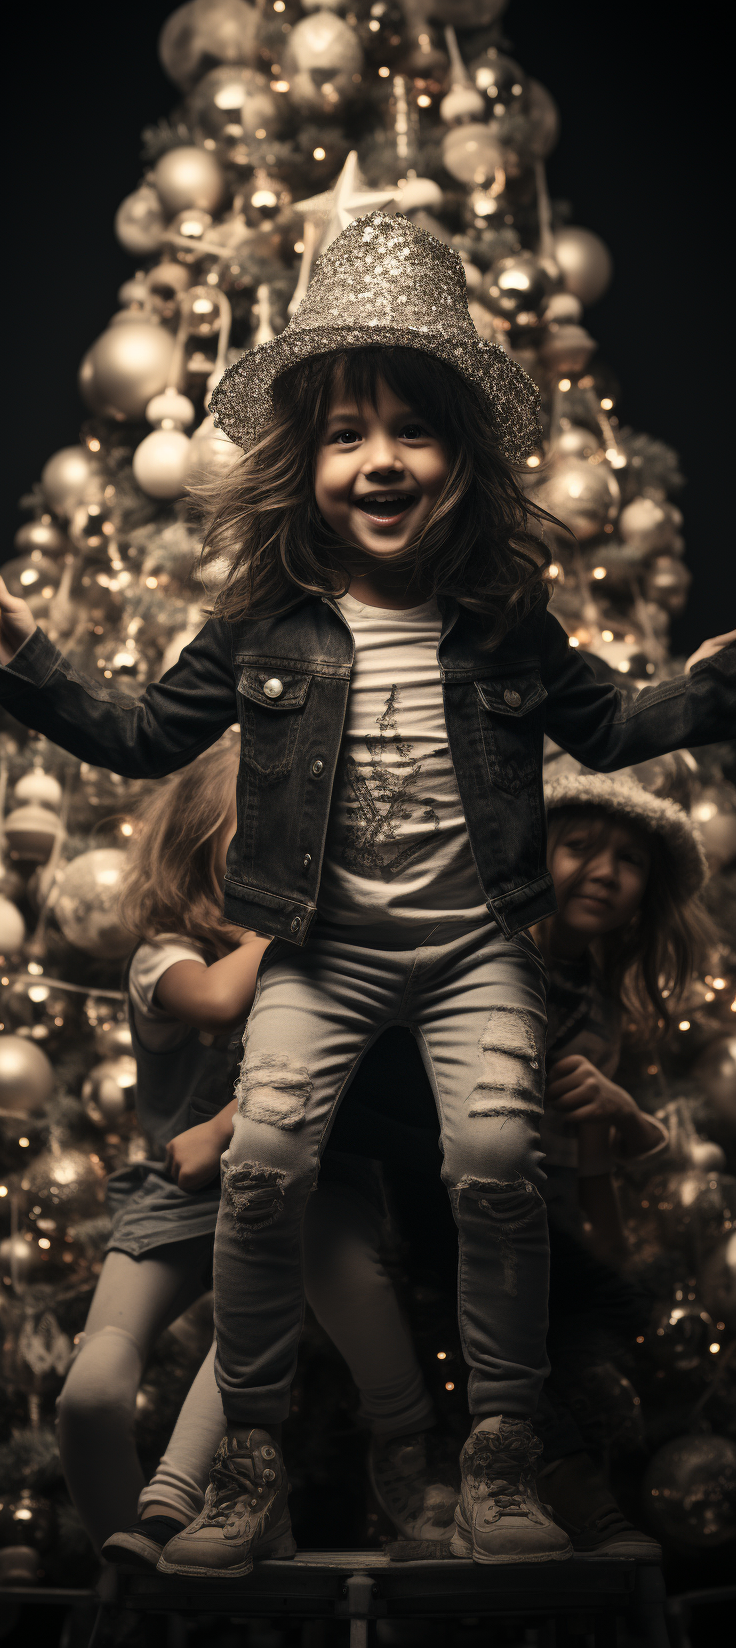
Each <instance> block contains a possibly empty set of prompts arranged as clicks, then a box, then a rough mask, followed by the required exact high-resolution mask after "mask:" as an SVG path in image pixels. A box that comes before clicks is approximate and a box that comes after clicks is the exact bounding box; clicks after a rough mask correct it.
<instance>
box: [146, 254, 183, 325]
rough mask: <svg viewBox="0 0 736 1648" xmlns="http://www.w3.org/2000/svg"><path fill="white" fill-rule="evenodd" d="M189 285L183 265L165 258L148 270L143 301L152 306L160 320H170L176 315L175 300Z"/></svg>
mask: <svg viewBox="0 0 736 1648" xmlns="http://www.w3.org/2000/svg"><path fill="white" fill-rule="evenodd" d="M190 284H191V275H190V273H189V269H188V268H187V265H186V264H185V263H178V262H173V261H172V259H171V258H165V259H164V260H163V262H162V263H157V264H156V265H155V267H154V268H153V269H149V271H148V274H147V275H146V279H145V282H144V291H145V300H144V302H145V303H146V304H147V305H152V306H153V308H154V309H155V310H156V313H157V314H158V315H159V316H160V318H161V320H171V319H172V317H173V316H174V314H175V313H176V304H177V299H178V298H180V297H181V294H182V292H186V290H187V287H188V286H189V285H190Z"/></svg>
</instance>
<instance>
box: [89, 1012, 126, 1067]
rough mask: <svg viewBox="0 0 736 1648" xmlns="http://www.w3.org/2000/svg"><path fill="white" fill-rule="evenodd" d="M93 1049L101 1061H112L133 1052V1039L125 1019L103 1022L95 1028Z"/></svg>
mask: <svg viewBox="0 0 736 1648" xmlns="http://www.w3.org/2000/svg"><path fill="white" fill-rule="evenodd" d="M95 1047H96V1049H97V1052H98V1053H99V1055H100V1058H101V1059H114V1058H117V1056H118V1054H120V1053H128V1054H131V1055H132V1052H133V1038H132V1036H131V1033H130V1025H129V1024H128V1021H127V1019H112V1020H107V1019H106V1020H105V1021H104V1023H102V1024H97V1025H96V1026H95Z"/></svg>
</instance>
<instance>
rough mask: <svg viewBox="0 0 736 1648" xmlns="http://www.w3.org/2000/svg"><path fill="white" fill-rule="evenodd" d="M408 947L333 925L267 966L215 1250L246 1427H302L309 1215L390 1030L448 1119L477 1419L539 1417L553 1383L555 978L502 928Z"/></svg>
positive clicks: (227, 1389)
mask: <svg viewBox="0 0 736 1648" xmlns="http://www.w3.org/2000/svg"><path fill="white" fill-rule="evenodd" d="M401 937H402V935H401V933H400V932H397V930H396V929H395V928H392V929H388V930H387V929H384V930H383V931H380V930H378V929H376V930H366V929H360V930H356V929H355V928H346V927H342V928H339V927H335V926H332V927H330V926H328V925H327V924H326V923H321V922H320V923H316V924H315V926H314V928H313V930H312V933H311V934H310V939H309V943H308V945H307V946H306V947H305V949H304V950H300V951H294V950H292V949H291V948H290V947H287V946H286V945H285V944H284V943H283V942H276V943H274V944H273V945H272V946H271V948H270V949H269V950H267V952H266V954H265V956H264V959H263V962H262V964H261V972H260V978H259V984H258V989H257V993H256V1000H255V1005H254V1007H253V1009H252V1012H251V1015H250V1018H249V1021H248V1026H247V1031H246V1036H245V1054H244V1059H243V1065H242V1071H241V1077H240V1083H239V1110H238V1113H237V1115H236V1118H235V1126H234V1131H233V1141H232V1144H231V1146H230V1149H229V1150H228V1151H227V1152H226V1154H225V1156H224V1157H223V1196H222V1201H221V1204H220V1213H219V1218H218V1224H217V1235H216V1238H215V1327H216V1333H217V1345H218V1354H217V1364H216V1373H217V1382H218V1385H219V1387H220V1393H221V1396H222V1401H223V1406H224V1409H225V1413H226V1415H227V1418H228V1420H229V1421H230V1422H231V1423H233V1424H252V1423H259V1424H263V1425H266V1426H268V1424H269V1423H275V1422H277V1421H279V1420H282V1419H284V1418H285V1417H286V1415H287V1414H288V1411H289V1390H290V1385H291V1381H292V1378H293V1374H294V1368H295V1364H296V1357H297V1348H298V1344H299V1336H300V1332H301V1327H302V1320H303V1311H304V1302H303V1301H304V1290H303V1282H302V1236H301V1228H302V1220H303V1217H304V1210H305V1206H306V1203H307V1199H308V1197H309V1195H310V1193H311V1192H312V1190H313V1189H314V1186H315V1183H316V1179H317V1173H318V1170H319V1158H320V1154H321V1152H322V1149H323V1147H324V1145H325V1143H326V1140H327V1138H328V1136H329V1132H330V1127H331V1125H332V1122H333V1120H334V1117H335V1115H336V1112H337V1108H338V1106H339V1104H340V1102H341V1100H343V1097H344V1099H345V1102H346V1103H348V1104H349V1102H350V1096H349V1091H347V1090H348V1089H349V1084H350V1080H351V1077H352V1076H353V1074H354V1072H355V1070H356V1068H357V1066H358V1065H359V1063H360V1061H361V1059H362V1057H363V1056H364V1054H365V1053H366V1051H367V1049H368V1047H369V1046H370V1045H371V1043H372V1042H373V1041H374V1040H375V1039H376V1037H377V1036H378V1035H380V1033H381V1031H382V1030H384V1029H385V1028H386V1026H387V1025H390V1024H404V1025H407V1026H408V1027H409V1028H410V1029H411V1031H412V1032H413V1034H414V1035H415V1037H416V1039H417V1042H418V1045H419V1048H420V1051H421V1054H422V1058H423V1060H424V1063H425V1067H426V1070H427V1074H428V1076H429V1079H430V1082H431V1084H432V1088H433V1091H434V1094H435V1099H436V1102H437V1108H438V1114H439V1118H440V1123H441V1130H442V1150H443V1156H444V1161H443V1166H442V1178H443V1181H444V1183H445V1184H446V1186H447V1189H448V1191H449V1194H450V1198H451V1202H452V1208H453V1213H454V1216H455V1221H456V1224H457V1227H458V1233H459V1275H458V1314H459V1323H460V1332H461V1336H462V1344H463V1351H464V1355H465V1359H466V1361H467V1363H468V1365H469V1367H470V1370H471V1371H470V1379H469V1401H470V1410H471V1413H473V1414H494V1413H496V1414H497V1413H504V1414H507V1415H509V1416H517V1417H526V1416H528V1415H531V1414H532V1413H533V1412H534V1409H535V1407H536V1404H537V1399H538V1396H539V1392H540V1390H541V1387H542V1383H543V1381H544V1379H545V1377H546V1375H547V1373H548V1371H549V1366H548V1362H547V1357H546V1351H545V1339H546V1332H547V1293H548V1280H549V1256H548V1238H547V1219H546V1211H545V1206H544V1202H543V1200H542V1196H541V1193H540V1185H541V1184H543V1183H544V1175H543V1173H542V1171H541V1163H542V1159H543V1158H542V1151H541V1148H540V1141H539V1134H538V1119H539V1116H540V1114H541V1110H542V1101H543V1094H544V1057H545V1031H546V1014H545V989H546V975H545V970H544V964H543V962H542V959H541V956H540V954H539V951H538V950H537V948H536V945H535V944H534V942H533V940H532V939H530V938H529V937H528V935H527V934H525V933H522V934H519V935H517V936H516V937H514V938H512V939H507V938H505V937H504V936H503V934H502V933H501V932H500V931H499V929H498V927H497V925H496V923H495V922H492V921H488V922H487V923H486V924H484V925H483V926H482V927H481V928H475V929H472V930H470V931H467V930H463V932H462V933H461V935H460V936H457V927H454V928H449V926H448V927H445V928H444V929H443V930H440V929H438V928H437V927H435V928H434V930H433V931H430V932H429V933H428V935H427V937H426V939H425V941H424V942H418V939H417V934H416V931H414V932H413V934H412V945H413V947H412V948H411V949H408V948H407V949H398V948H396V947H395V945H396V943H397V941H400V940H401ZM418 937H419V939H420V940H421V937H422V935H421V933H420V934H419V935H418ZM403 942H404V943H406V942H407V939H406V936H404V938H403Z"/></svg>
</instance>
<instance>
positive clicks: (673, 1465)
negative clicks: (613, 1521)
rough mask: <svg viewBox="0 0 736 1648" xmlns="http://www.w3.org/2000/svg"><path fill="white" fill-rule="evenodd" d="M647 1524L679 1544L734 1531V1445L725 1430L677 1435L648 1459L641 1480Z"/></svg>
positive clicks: (702, 1543)
mask: <svg viewBox="0 0 736 1648" xmlns="http://www.w3.org/2000/svg"><path fill="white" fill-rule="evenodd" d="M642 1494H643V1503H644V1505H645V1507H646V1515H647V1521H648V1523H649V1526H650V1527H651V1529H652V1531H653V1532H654V1533H655V1534H656V1535H657V1537H658V1538H660V1539H666V1540H668V1541H670V1542H671V1543H672V1544H673V1545H674V1546H675V1547H676V1548H677V1549H679V1550H703V1549H705V1548H707V1547H708V1546H718V1545H725V1544H727V1543H728V1542H729V1541H730V1540H732V1539H733V1538H734V1535H736V1446H735V1445H734V1443H733V1442H730V1441H728V1439H727V1438H726V1437H725V1436H702V1435H701V1436H681V1437H678V1438H677V1439H676V1440H675V1441H674V1442H666V1443H665V1445H664V1447H663V1448H660V1449H659V1452H658V1453H655V1455H654V1458H653V1459H651V1460H650V1462H649V1464H648V1466H647V1469H646V1472H645V1474H644V1481H643V1484H642Z"/></svg>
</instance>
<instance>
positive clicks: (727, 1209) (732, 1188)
mask: <svg viewBox="0 0 736 1648" xmlns="http://www.w3.org/2000/svg"><path fill="white" fill-rule="evenodd" d="M657 1210H658V1213H659V1218H660V1222H661V1225H662V1229H663V1231H664V1235H665V1239H666V1241H667V1242H668V1243H670V1244H671V1245H672V1246H673V1247H680V1248H683V1247H684V1249H685V1250H686V1251H687V1252H688V1253H692V1254H693V1255H694V1256H697V1255H698V1254H700V1253H702V1251H703V1249H704V1247H705V1246H707V1245H712V1244H713V1243H714V1242H715V1241H717V1239H718V1237H719V1236H720V1235H721V1233H722V1231H723V1226H724V1221H726V1220H729V1219H730V1218H731V1214H732V1212H733V1213H734V1214H736V1181H734V1180H733V1179H732V1178H730V1177H729V1175H728V1174H723V1173H704V1172H702V1170H699V1169H698V1168H690V1169H689V1170H688V1171H687V1172H686V1173H672V1174H668V1175H666V1176H665V1178H664V1181H663V1187H662V1194H661V1196H659V1197H658V1201H657Z"/></svg>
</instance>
